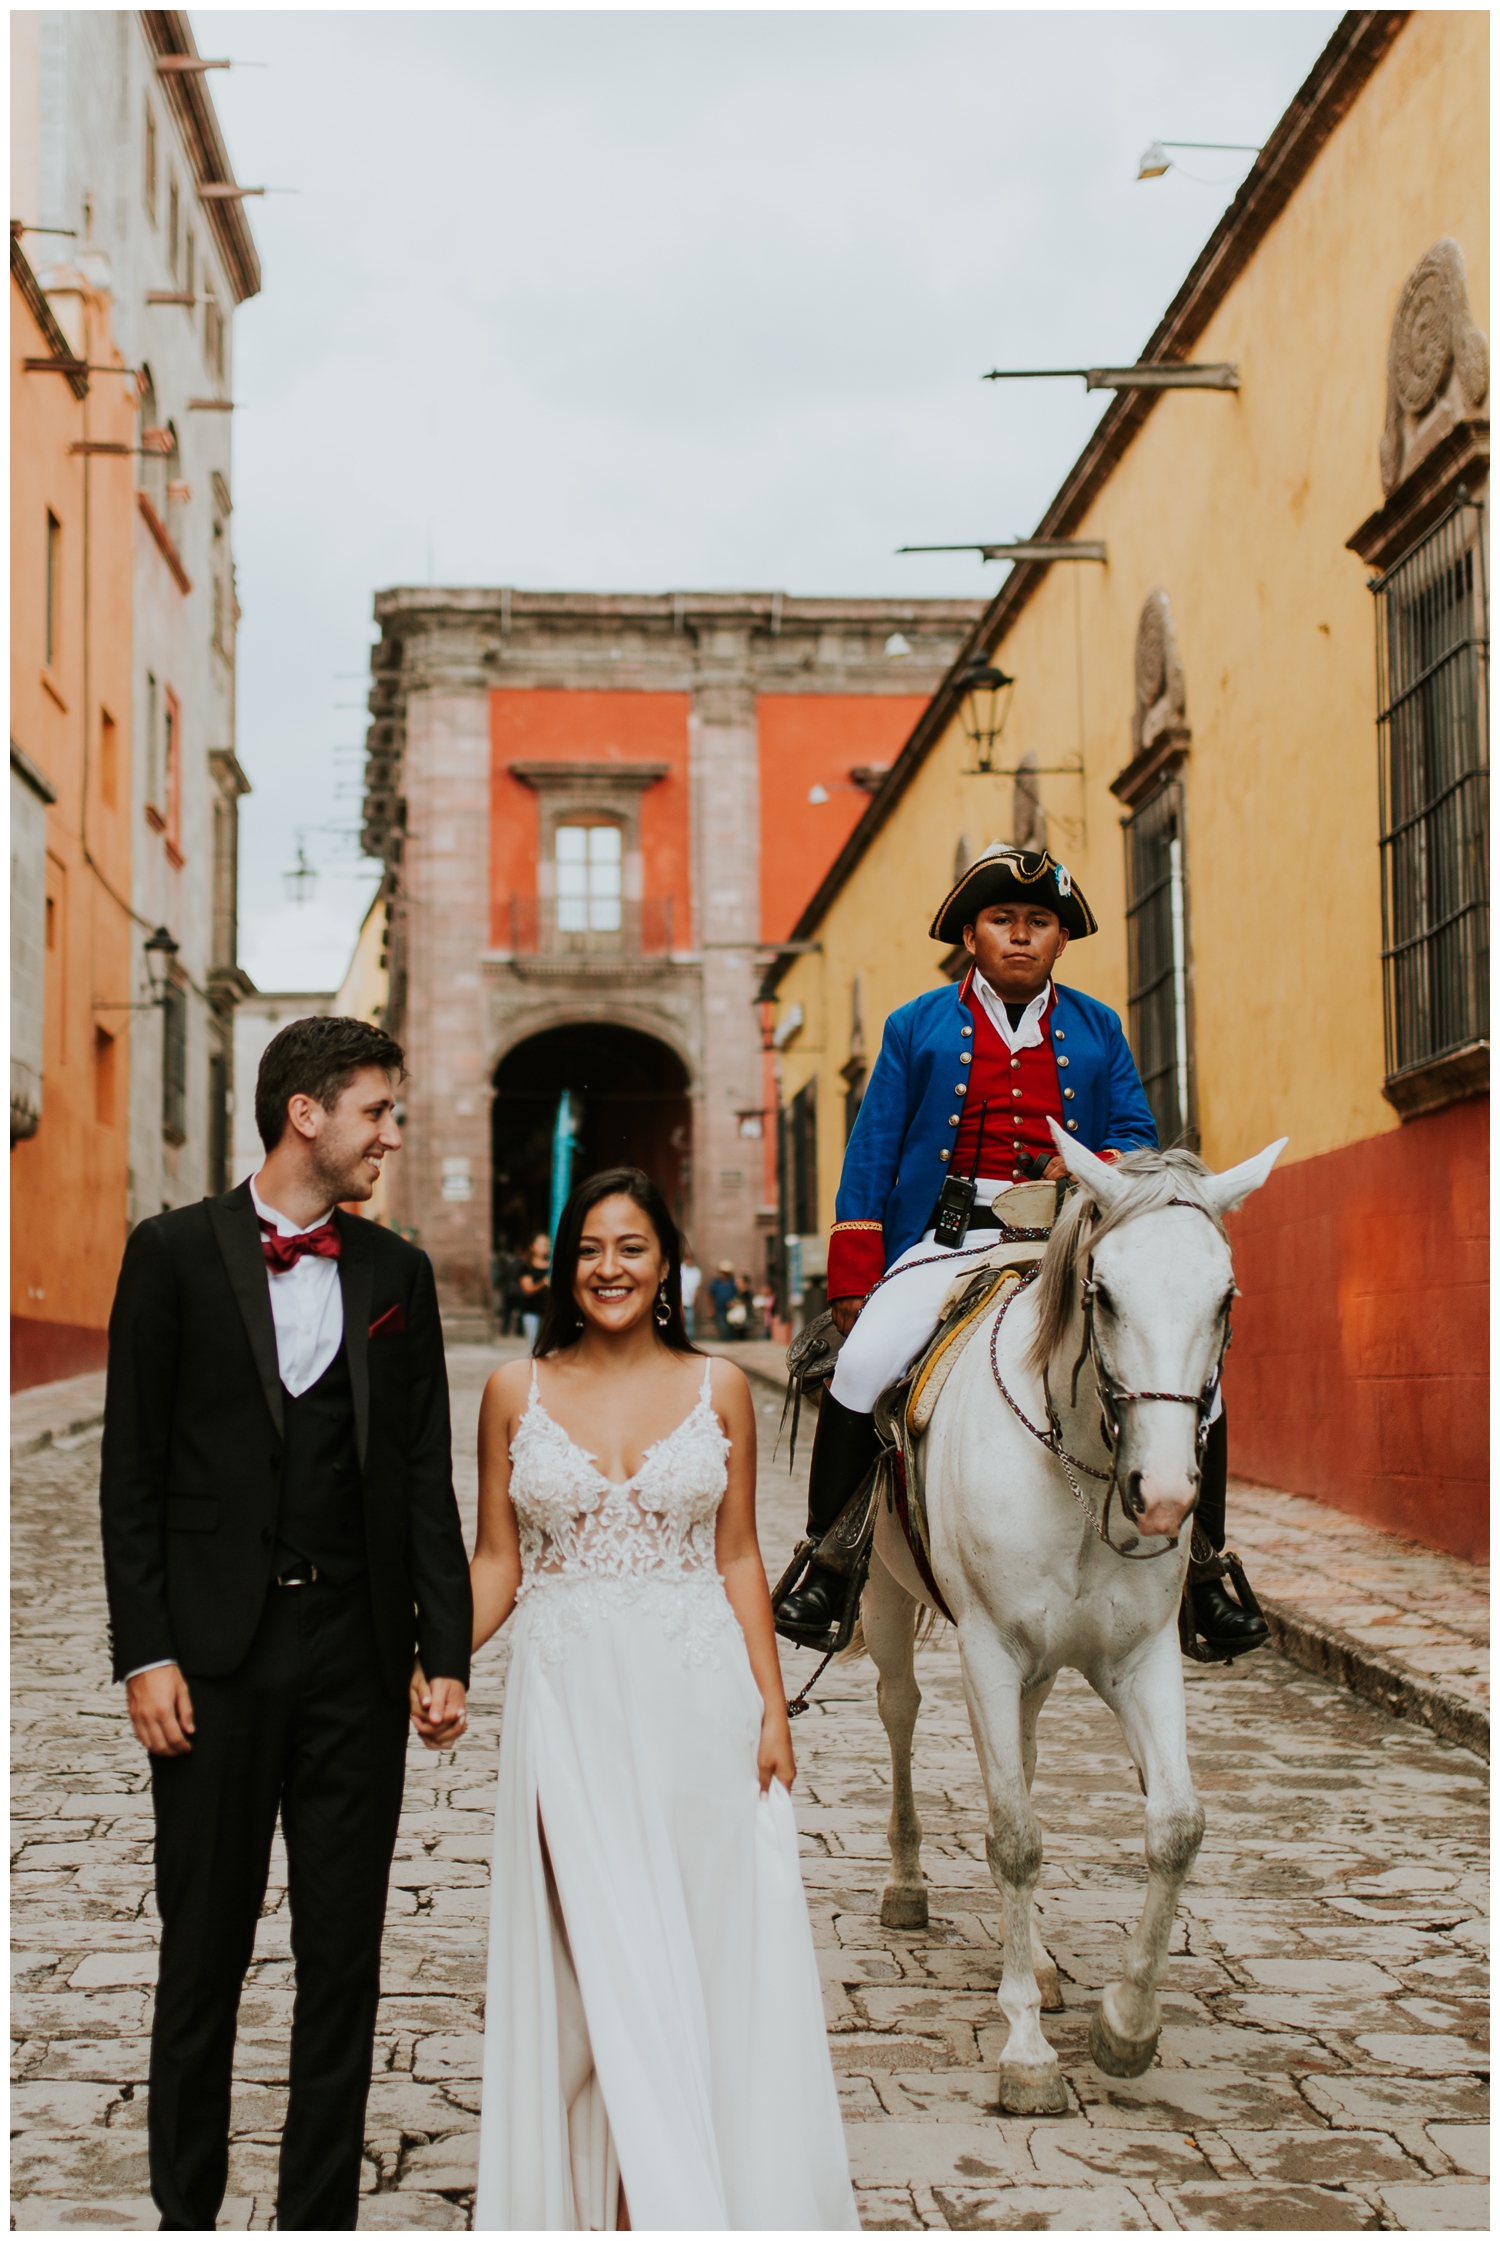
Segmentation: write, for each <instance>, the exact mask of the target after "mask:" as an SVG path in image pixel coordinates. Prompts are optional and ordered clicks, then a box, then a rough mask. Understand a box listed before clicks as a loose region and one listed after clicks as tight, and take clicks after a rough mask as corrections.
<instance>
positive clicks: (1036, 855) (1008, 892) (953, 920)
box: [928, 848, 1099, 942]
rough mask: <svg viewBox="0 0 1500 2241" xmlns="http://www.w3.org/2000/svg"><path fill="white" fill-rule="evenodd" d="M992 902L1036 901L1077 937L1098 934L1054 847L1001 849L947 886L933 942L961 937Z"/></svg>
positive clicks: (932, 929) (932, 928) (931, 930)
mask: <svg viewBox="0 0 1500 2241" xmlns="http://www.w3.org/2000/svg"><path fill="white" fill-rule="evenodd" d="M991 903H1036V904H1037V905H1038V906H1039V908H1041V909H1042V910H1051V911H1055V912H1056V913H1057V916H1058V917H1059V918H1060V919H1061V920H1062V923H1063V924H1064V926H1066V928H1067V930H1068V932H1069V933H1070V934H1071V935H1072V937H1073V939H1074V941H1082V940H1083V938H1084V936H1085V935H1086V934H1097V933H1098V931H1099V921H1098V920H1097V918H1095V916H1094V914H1093V912H1092V911H1091V910H1090V909H1089V906H1088V904H1087V903H1086V902H1085V900H1084V898H1083V895H1082V894H1081V892H1080V891H1079V889H1078V888H1076V887H1075V886H1074V885H1073V882H1072V879H1071V878H1070V877H1069V875H1068V868H1067V865H1066V864H1060V863H1058V861H1057V859H1056V857H1055V856H1054V855H1053V854H1052V852H1051V850H1050V849H1046V848H1041V849H1033V848H997V849H995V850H994V851H993V852H992V853H990V854H987V855H984V856H980V857H979V858H978V859H977V860H976V861H975V862H974V863H972V864H970V866H969V868H968V870H967V871H966V872H965V873H964V875H963V877H962V879H960V880H959V881H958V883H957V885H956V886H954V887H952V888H950V889H949V891H948V893H947V895H946V896H945V897H944V898H943V901H942V903H941V904H940V906H939V908H938V914H937V916H936V918H934V920H933V921H932V924H931V926H930V927H929V928H928V932H929V933H930V934H931V936H932V939H933V940H934V941H935V942H961V941H962V940H963V938H964V928H965V927H966V926H971V925H972V924H973V923H974V920H975V919H976V918H977V917H978V915H979V913H980V911H982V910H984V909H986V908H987V907H988V906H989V904H991Z"/></svg>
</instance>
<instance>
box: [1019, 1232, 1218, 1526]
mask: <svg viewBox="0 0 1500 2241" xmlns="http://www.w3.org/2000/svg"><path fill="white" fill-rule="evenodd" d="M1166 1203H1167V1205H1168V1206H1185V1207H1187V1208H1188V1210H1189V1212H1191V1213H1195V1214H1202V1213H1203V1212H1204V1211H1205V1209H1204V1208H1203V1207H1201V1206H1199V1205H1197V1204H1196V1203H1195V1201H1194V1200H1192V1199H1190V1198H1171V1199H1168V1200H1167V1202H1166ZM1040 1274H1041V1268H1040V1265H1038V1266H1037V1267H1036V1268H1033V1269H1032V1270H1030V1272H1029V1273H1028V1274H1027V1275H1025V1276H1023V1277H1022V1279H1021V1281H1020V1283H1019V1284H1017V1285H1016V1287H1015V1289H1014V1290H1013V1291H1012V1292H1011V1294H1010V1295H1009V1297H1008V1298H1007V1299H1006V1301H1005V1302H1004V1304H1003V1306H1002V1307H1001V1309H1000V1312H999V1314H998V1315H997V1316H996V1317H995V1320H994V1323H993V1324H992V1325H991V1328H990V1370H991V1372H992V1374H993V1376H994V1380H995V1383H996V1385H997V1386H998V1387H999V1389H1000V1395H1001V1398H1002V1399H1003V1400H1004V1401H1005V1403H1006V1405H1007V1406H1008V1407H1009V1409H1010V1410H1011V1412H1012V1414H1013V1415H1015V1416H1016V1417H1018V1418H1019V1420H1020V1421H1021V1423H1022V1424H1024V1425H1025V1427H1026V1429H1027V1431H1028V1432H1029V1433H1030V1434H1031V1436H1032V1438H1033V1439H1034V1440H1036V1441H1037V1443H1038V1444H1039V1445H1040V1446H1042V1447H1044V1448H1045V1449H1046V1450H1047V1452H1048V1454H1049V1455H1050V1456H1052V1458H1053V1460H1054V1461H1055V1462H1056V1463H1057V1464H1059V1466H1060V1467H1061V1470H1062V1474H1063V1476H1064V1478H1065V1479H1066V1480H1067V1482H1068V1488H1069V1491H1070V1492H1071V1494H1072V1496H1073V1499H1074V1500H1075V1501H1076V1502H1077V1503H1078V1505H1079V1508H1080V1509H1081V1510H1082V1511H1083V1513H1084V1515H1085V1517H1086V1518H1087V1519H1088V1521H1089V1524H1090V1525H1091V1526H1092V1528H1093V1530H1094V1532H1095V1534H1096V1535H1097V1536H1098V1538H1099V1539H1100V1540H1101V1541H1102V1542H1103V1543H1104V1545H1105V1547H1106V1548H1109V1549H1113V1550H1114V1553H1115V1555H1116V1556H1119V1557H1123V1558H1124V1559H1125V1560H1126V1562H1127V1563H1134V1564H1149V1563H1150V1562H1151V1561H1152V1560H1153V1559H1154V1558H1156V1557H1158V1556H1166V1555H1167V1554H1168V1553H1169V1552H1170V1551H1172V1550H1174V1549H1175V1548H1176V1547H1177V1540H1176V1537H1175V1536H1174V1537H1173V1538H1172V1539H1171V1540H1164V1541H1163V1543H1162V1546H1161V1547H1160V1548H1153V1549H1145V1550H1140V1549H1128V1548H1121V1546H1120V1544H1119V1542H1118V1541H1116V1540H1114V1539H1113V1538H1112V1537H1111V1534H1110V1530H1109V1512H1110V1506H1111V1504H1112V1503H1113V1501H1114V1498H1115V1495H1116V1493H1118V1494H1119V1497H1120V1507H1121V1508H1122V1509H1123V1510H1124V1512H1125V1514H1126V1516H1127V1517H1130V1518H1135V1517H1138V1516H1139V1515H1140V1513H1141V1510H1142V1508H1143V1507H1144V1505H1143V1504H1142V1503H1141V1501H1140V1500H1139V1498H1138V1497H1135V1498H1132V1496H1131V1495H1129V1494H1128V1493H1127V1492H1126V1491H1125V1489H1124V1488H1123V1487H1122V1486H1121V1485H1120V1483H1119V1463H1118V1459H1117V1458H1116V1450H1117V1448H1118V1447H1119V1444H1120V1418H1119V1411H1120V1408H1121V1406H1122V1405H1123V1403H1125V1402H1126V1401H1175V1402H1177V1403H1178V1404H1179V1405H1180V1406H1181V1407H1183V1408H1191V1409H1196V1410H1197V1412H1198V1425H1197V1451H1198V1456H1199V1459H1200V1461H1201V1459H1202V1455H1203V1450H1204V1446H1205V1444H1206V1442H1207V1439H1208V1418H1209V1411H1210V1410H1211V1409H1212V1407H1213V1404H1214V1395H1215V1393H1216V1392H1217V1391H1218V1386H1219V1379H1220V1377H1221V1376H1222V1374H1223V1370H1224V1356H1225V1354H1226V1353H1227V1351H1228V1348H1229V1339H1230V1331H1229V1324H1228V1320H1227V1318H1226V1320H1225V1326H1224V1342H1223V1345H1222V1346H1221V1347H1220V1348H1219V1358H1218V1360H1217V1361H1216V1362H1215V1364H1214V1366H1213V1369H1212V1371H1211V1372H1210V1374H1209V1376H1208V1378H1207V1379H1206V1381H1205V1383H1204V1386H1203V1390H1202V1391H1201V1392H1200V1393H1156V1392H1147V1391H1137V1390H1135V1389H1133V1388H1131V1387H1129V1386H1124V1385H1121V1384H1119V1383H1118V1382H1117V1381H1116V1379H1115V1376H1114V1373H1113V1371H1112V1370H1111V1369H1110V1367H1109V1364H1108V1363H1107V1362H1106V1361H1105V1359H1104V1354H1103V1350H1102V1349H1101V1347H1100V1344H1099V1333H1098V1329H1097V1327H1096V1325H1095V1321H1094V1300H1095V1296H1096V1289H1097V1288H1096V1286H1095V1283H1094V1256H1093V1254H1092V1253H1090V1254H1089V1259H1088V1268H1087V1272H1086V1275H1085V1278H1084V1283H1083V1292H1082V1306H1083V1344H1082V1345H1081V1346H1080V1348H1079V1350H1078V1359H1077V1361H1076V1362H1075V1363H1074V1364H1073V1376H1072V1383H1071V1392H1070V1398H1069V1406H1070V1407H1074V1408H1076V1407H1077V1405H1078V1379H1079V1375H1080V1372H1081V1371H1082V1369H1083V1365H1084V1363H1085V1362H1088V1363H1089V1365H1090V1366H1091V1368H1092V1369H1093V1372H1094V1382H1095V1384H1096V1385H1097V1386H1098V1389H1099V1402H1100V1408H1099V1434H1100V1437H1101V1439H1102V1440H1103V1442H1104V1445H1105V1447H1106V1448H1107V1449H1108V1450H1109V1453H1110V1457H1111V1464H1110V1468H1109V1469H1108V1470H1107V1471H1100V1470H1096V1469H1095V1468H1094V1466H1093V1464H1092V1463H1085V1462H1084V1460H1083V1458H1082V1457H1081V1456H1079V1455H1070V1454H1069V1453H1068V1450H1067V1448H1066V1447H1065V1446H1064V1445H1063V1436H1062V1421H1061V1419H1060V1417H1059V1416H1058V1413H1057V1407H1056V1404H1055V1402H1054V1401H1053V1398H1052V1386H1051V1382H1050V1380H1049V1378H1048V1374H1047V1371H1046V1369H1045V1368H1044V1369H1043V1371H1042V1393H1043V1396H1044V1398H1045V1400H1046V1404H1047V1430H1046V1431H1045V1432H1044V1431H1043V1430H1042V1429H1041V1427H1040V1425H1037V1424H1033V1423H1032V1421H1031V1418H1030V1417H1029V1416H1028V1415H1027V1414H1026V1411H1025V1410H1024V1409H1023V1408H1022V1406H1021V1404H1020V1402H1019V1401H1018V1400H1017V1399H1016V1397H1015V1395H1014V1394H1013V1393H1012V1392H1011V1390H1010V1388H1009V1386H1008V1385H1007V1384H1006V1382H1005V1379H1004V1378H1003V1377H1002V1376H1001V1374H1000V1360H999V1351H998V1349H999V1341H1000V1326H1001V1324H1002V1323H1003V1322H1004V1321H1005V1318H1006V1316H1007V1315H1008V1314H1009V1313H1010V1310H1011V1308H1012V1307H1013V1306H1014V1305H1015V1303H1016V1301H1017V1300H1018V1299H1019V1298H1020V1296H1021V1294H1022V1292H1023V1291H1025V1290H1026V1288H1027V1286H1028V1285H1030V1284H1033V1283H1035V1281H1036V1279H1037V1277H1038V1276H1040ZM1075 1471H1082V1472H1083V1473H1084V1475H1085V1476H1086V1477H1088V1478H1092V1479H1097V1480H1098V1481H1099V1482H1100V1484H1101V1485H1104V1486H1105V1487H1106V1488H1107V1489H1108V1491H1107V1492H1106V1494H1105V1497H1104V1509H1103V1513H1102V1515H1100V1514H1096V1513H1095V1510H1094V1507H1093V1504H1092V1503H1091V1502H1090V1501H1089V1499H1088V1496H1087V1495H1086V1494H1085V1493H1084V1491H1083V1488H1082V1487H1081V1486H1080V1485H1079V1484H1078V1481H1077V1479H1076V1478H1075V1477H1074V1476H1073V1473H1074V1472H1075Z"/></svg>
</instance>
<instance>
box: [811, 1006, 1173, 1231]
mask: <svg viewBox="0 0 1500 2241" xmlns="http://www.w3.org/2000/svg"><path fill="white" fill-rule="evenodd" d="M1053 985H1054V988H1055V991H1056V997H1057V1005H1056V1015H1055V1016H1056V1022H1057V1025H1058V1027H1059V1028H1061V1029H1062V1031H1063V1033H1064V1036H1065V1038H1066V1041H1067V1046H1068V1058H1069V1067H1068V1082H1069V1085H1070V1087H1071V1088H1072V1090H1073V1093H1074V1094H1073V1097H1072V1099H1071V1100H1070V1103H1071V1116H1070V1120H1069V1128H1070V1131H1071V1132H1072V1133H1074V1134H1076V1136H1077V1138H1078V1141H1079V1142H1080V1144H1087V1146H1088V1147H1089V1150H1090V1151H1095V1152H1097V1151H1103V1150H1104V1149H1105V1148H1106V1147H1112V1148H1113V1149H1115V1150H1117V1151H1130V1150H1133V1149H1135V1148H1136V1147H1137V1146H1138V1145H1141V1144H1154V1143H1155V1142H1156V1123H1155V1121H1154V1120H1153V1118H1152V1115H1151V1108H1150V1106H1149V1105H1148V1104H1147V1103H1146V1093H1145V1091H1144V1090H1143V1089H1142V1087H1141V1078H1140V1075H1139V1074H1138V1073H1137V1072H1136V1066H1135V1060H1134V1059H1133V1058H1132V1057H1131V1055H1130V1047H1129V1045H1128V1044H1127V1042H1126V1040H1125V1035H1124V1031H1123V1029H1122V1028H1121V1026H1120V1021H1119V1016H1118V1014H1117V1013H1115V1012H1112V1011H1111V1010H1110V1008H1109V1006H1108V1004H1101V1003H1100V1002H1099V1001H1098V1000H1097V998H1095V997H1093V996H1083V995H1080V993H1079V992H1078V990H1077V989H1076V988H1065V987H1064V986H1063V985H1062V983H1061V982H1054V984H1053ZM970 1017H971V1014H970V1012H969V1009H968V1006H967V1005H966V1004H965V1003H964V1002H963V1001H962V984H961V983H958V982H954V983H952V984H951V985H950V986H948V987H946V988H934V989H930V990H929V991H928V993H927V994H926V995H925V996H918V997H916V998H914V1000H913V1001H912V1002H911V1003H909V1004H903V1005H902V1006H901V1008H900V1010H899V1011H894V1012H892V1013H891V1015H890V1018H889V1019H888V1020H887V1021H886V1023H885V1034H884V1035H883V1037H882V1038H881V1044H880V1056H879V1058H877V1060H876V1061H875V1070H874V1072H873V1073H872V1074H871V1076H870V1081H869V1087H868V1088H867V1089H866V1091H865V1096H864V1102H863V1104H862V1105H861V1106H860V1108H859V1118H858V1119H857V1120H856V1121H855V1124H854V1133H853V1135H852V1136H851V1137H850V1139H849V1148H848V1150H847V1151H846V1152H845V1154H844V1169H843V1173H842V1175H841V1176H840V1178H839V1195H838V1202H837V1206H836V1208H835V1216H836V1223H835V1226H836V1228H837V1226H838V1225H841V1224H843V1223H845V1222H849V1223H853V1224H856V1225H858V1227H859V1228H861V1229H868V1230H873V1229H874V1228H875V1227H876V1225H878V1226H879V1228H880V1230H881V1232H882V1246H883V1252H884V1264H885V1266H886V1267H887V1268H889V1267H890V1265H891V1263H892V1261H894V1260H898V1259H899V1258H900V1256H901V1255H902V1254H903V1253H904V1252H906V1251H907V1249H908V1248H909V1247H910V1246H912V1245H914V1244H915V1243H916V1241H917V1239H918V1238H919V1237H920V1236H921V1235H922V1233H923V1231H924V1230H926V1229H927V1227H928V1226H929V1224H930V1222H931V1219H932V1210H933V1207H934V1206H935V1205H936V1204H937V1196H938V1192H939V1191H940V1190H941V1189H942V1187H943V1177H944V1176H945V1175H946V1173H947V1171H948V1170H947V1164H946V1162H945V1161H944V1159H943V1158H942V1154H943V1152H944V1151H946V1150H947V1149H948V1147H949V1146H950V1145H951V1144H952V1142H953V1139H954V1134H955V1131H954V1127H953V1123H952V1120H951V1118H950V1116H951V1114H952V1112H953V1080H954V1072H955V1068H956V1066H957V1062H958V1058H959V1054H960V1052H961V1051H964V1050H966V1049H967V1048H969V1047H970V1046H969V1045H967V1044H966V1043H965V1042H964V1041H963V1039H962V1037H961V1035H960V1032H959V1030H960V1029H961V1028H962V1027H964V1026H965V1025H966V1024H968V1022H969V1020H970ZM1075 1122H1076V1127H1075V1126H1074V1123H1075ZM851 1242H852V1241H851Z"/></svg>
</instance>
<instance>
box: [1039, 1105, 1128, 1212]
mask: <svg viewBox="0 0 1500 2241" xmlns="http://www.w3.org/2000/svg"><path fill="white" fill-rule="evenodd" d="M1047 1126H1048V1127H1049V1128H1050V1129H1051V1131H1052V1141H1053V1143H1054V1144H1055V1145H1056V1146H1057V1149H1058V1155H1059V1157H1060V1158H1061V1160H1062V1162H1063V1165H1064V1166H1065V1167H1066V1168H1067V1170H1068V1173H1069V1174H1070V1175H1071V1176H1072V1178H1073V1180H1074V1182H1075V1183H1077V1185H1078V1187H1079V1189H1080V1190H1082V1191H1083V1193H1084V1195H1085V1196H1086V1197H1088V1198H1091V1199H1092V1200H1093V1201H1094V1204H1095V1205H1096V1206H1103V1207H1105V1208H1108V1207H1111V1206H1113V1205H1114V1203H1115V1200H1116V1199H1117V1198H1118V1197H1119V1195H1120V1193H1121V1191H1123V1190H1125V1189H1126V1188H1127V1187H1128V1186H1127V1184H1126V1182H1125V1179H1124V1177H1123V1176H1122V1175H1117V1174H1116V1173H1115V1171H1114V1169H1113V1168H1112V1167H1111V1166H1110V1164H1109V1162H1108V1160H1104V1159H1098V1158H1096V1157H1095V1155H1094V1154H1093V1153H1092V1152H1091V1151H1089V1150H1088V1148H1087V1146H1086V1145H1083V1144H1075V1143H1074V1141H1073V1139H1072V1137H1071V1136H1069V1135H1068V1134H1067V1133H1066V1132H1065V1131H1064V1130H1063V1129H1061V1128H1059V1127H1058V1125H1057V1123H1056V1121H1055V1120H1053V1119H1052V1117H1051V1115H1050V1114H1049V1115H1048V1119H1047Z"/></svg>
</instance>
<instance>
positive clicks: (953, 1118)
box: [948, 1113, 958, 1128]
mask: <svg viewBox="0 0 1500 2241" xmlns="http://www.w3.org/2000/svg"><path fill="white" fill-rule="evenodd" d="M948 1126H949V1127H950V1128H957V1126H958V1115H957V1113H950V1114H949V1115H948Z"/></svg>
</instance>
